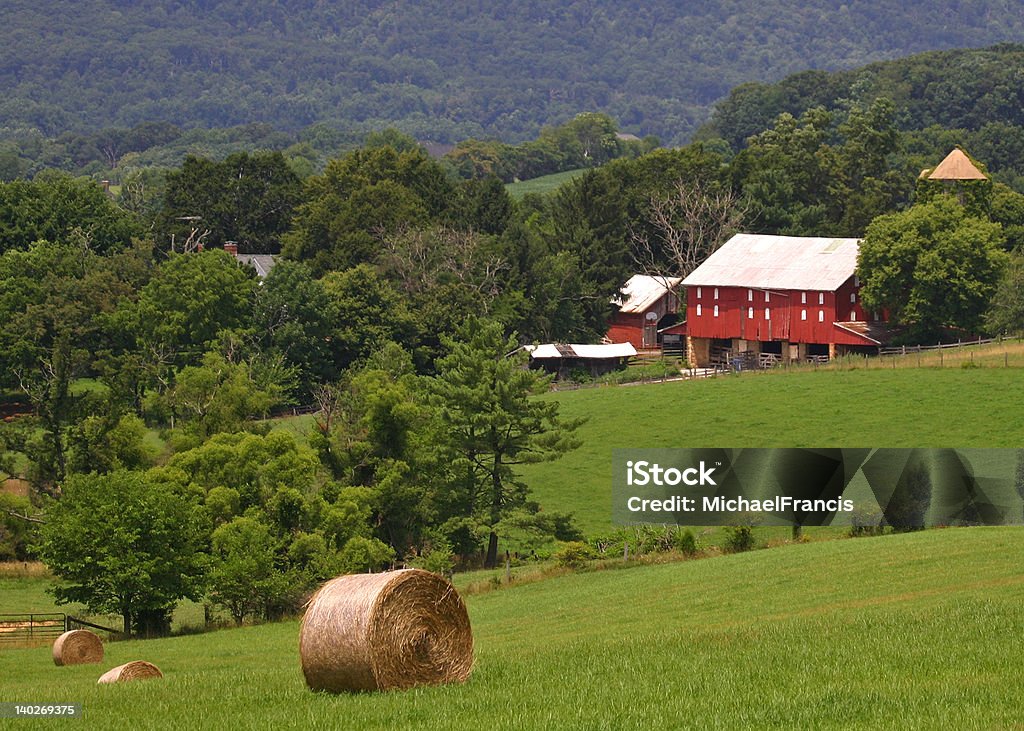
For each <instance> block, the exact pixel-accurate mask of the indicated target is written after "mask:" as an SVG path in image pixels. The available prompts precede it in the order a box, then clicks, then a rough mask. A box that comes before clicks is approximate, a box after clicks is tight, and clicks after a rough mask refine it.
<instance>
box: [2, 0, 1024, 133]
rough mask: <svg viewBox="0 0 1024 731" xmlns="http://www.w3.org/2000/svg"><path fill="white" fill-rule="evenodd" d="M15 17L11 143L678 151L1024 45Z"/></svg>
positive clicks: (530, 5)
mask: <svg viewBox="0 0 1024 731" xmlns="http://www.w3.org/2000/svg"><path fill="white" fill-rule="evenodd" d="M4 5H5V7H4V16H3V17H4V23H3V24H2V26H0V85H2V88H3V89H4V95H3V98H2V99H0V128H4V127H6V128H8V129H11V128H25V127H29V128H38V129H39V130H40V131H42V132H43V133H44V134H45V135H51V136H52V135H57V134H59V133H61V132H63V131H68V130H75V131H83V130H90V129H93V130H94V129H99V128H103V127H110V126H124V127H130V126H133V125H135V124H138V123H140V122H146V121H161V122H171V123H174V124H178V125H181V126H186V127H191V126H200V127H227V126H232V125H238V124H246V123H252V122H263V123H268V124H271V125H273V126H274V127H277V128H279V129H283V130H297V129H300V128H303V127H306V126H308V125H310V124H313V123H316V122H327V123H329V124H331V125H333V126H336V127H339V128H342V129H348V130H351V129H368V128H374V127H377V128H379V127H383V126H388V125H393V126H397V127H398V128H400V129H402V130H404V131H406V132H408V133H410V134H413V135H415V136H417V137H418V138H420V139H431V140H438V141H444V142H451V141H457V140H460V139H465V138H467V137H500V138H502V139H504V140H506V141H520V140H524V139H531V138H533V137H535V136H536V133H537V131H538V129H539V128H540V126H541V125H544V124H553V123H559V122H564V121H566V120H567V119H570V118H571V117H572V116H574V115H575V114H576V113H578V112H580V111H588V110H589V111H603V112H606V113H608V114H610V115H612V116H613V117H615V118H616V119H618V120H619V122H620V125H621V127H622V128H623V129H624V130H626V131H630V132H634V133H637V134H640V135H645V134H656V135H658V136H660V137H661V138H662V139H663V140H664V141H666V142H677V143H678V142H682V141H684V140H686V139H688V138H689V136H690V134H691V133H692V132H693V131H694V130H695V129H696V127H697V126H698V125H699V124H701V123H702V122H704V121H705V120H706V119H707V116H708V113H709V110H710V105H711V104H713V103H714V102H715V101H716V100H718V99H720V98H722V97H724V96H725V95H726V94H728V93H729V90H730V89H731V88H733V87H734V86H736V85H738V84H741V83H743V82H746V81H775V80H778V79H781V78H783V77H785V76H786V75H787V74H791V73H794V72H797V71H801V70H804V69H808V68H819V69H838V68H852V67H855V66H860V65H863V64H866V63H870V62H872V61H877V60H882V59H887V58H894V57H897V56H903V55H907V54H911V53H915V52H919V51H925V50H929V49H942V48H952V47H970V46H987V45H991V44H994V43H997V42H1001V41H1018V42H1020V41H1024V14H1022V13H1021V12H1020V6H1019V4H1018V3H1015V2H1008V1H1006V0H974V1H973V2H971V3H965V2H957V1H954V0H922V1H921V2H918V3H917V4H914V5H907V4H904V3H902V2H896V1H894V0H878V1H874V2H867V1H866V0H848V1H847V2H845V3H843V2H837V1H836V0H807V1H805V2H799V3H787V2H782V1H781V0H774V2H767V1H764V0H761V1H760V2H759V1H756V0H722V1H721V2H715V3H712V2H690V3H685V4H680V3H676V2H671V0H650V1H649V2H621V1H620V2H610V1H609V0H574V1H572V2H545V1H544V0H520V2H515V3H508V4H499V3H494V4H489V3H481V2H479V0H447V1H445V2H441V0H420V1H418V2H411V0H346V1H345V2H325V1H323V0H276V1H275V0H239V1H237V2H217V0H191V1H184V0H170V1H169V2H163V3H159V4H152V5H151V4H136V3H132V2H126V1H125V0H79V1H76V2H68V1H67V0H60V1H55V0H38V1H34V2H29V1H28V0H8V2H5V3H4ZM680 6H681V7H680Z"/></svg>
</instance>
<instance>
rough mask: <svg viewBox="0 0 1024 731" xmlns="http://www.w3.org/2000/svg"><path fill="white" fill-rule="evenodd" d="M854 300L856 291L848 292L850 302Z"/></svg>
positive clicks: (855, 299)
mask: <svg viewBox="0 0 1024 731" xmlns="http://www.w3.org/2000/svg"><path fill="white" fill-rule="evenodd" d="M856 301H857V293H856V292H851V293H850V302H856Z"/></svg>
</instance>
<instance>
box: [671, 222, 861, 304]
mask: <svg viewBox="0 0 1024 731" xmlns="http://www.w3.org/2000/svg"><path fill="white" fill-rule="evenodd" d="M859 243H860V239H829V238H817V237H811V236H768V235H764V234H736V235H735V236H733V237H732V238H731V239H729V240H728V241H726V242H725V244H723V245H722V248H720V249H719V250H718V251H716V252H715V253H714V254H712V255H711V256H709V257H708V258H707V259H706V260H705V261H704V263H703V264H701V265H700V266H699V267H697V268H696V269H694V270H693V272H692V273H691V274H690V276H688V277H687V278H686V279H685V280H683V285H684V286H686V287H699V286H704V287H751V288H754V289H805V290H817V291H834V290H836V289H839V287H840V286H842V284H843V283H844V282H845V281H846V280H847V279H849V278H850V277H852V276H853V274H854V271H856V269H857V246H858V244H859Z"/></svg>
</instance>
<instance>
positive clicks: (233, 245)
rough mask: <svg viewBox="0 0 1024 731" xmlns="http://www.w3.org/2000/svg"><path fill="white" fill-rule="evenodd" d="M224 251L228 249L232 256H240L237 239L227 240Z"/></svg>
mask: <svg viewBox="0 0 1024 731" xmlns="http://www.w3.org/2000/svg"><path fill="white" fill-rule="evenodd" d="M224 251H226V252H228V253H229V254H231V256H234V257H237V256H238V243H237V242H235V241H225V242H224Z"/></svg>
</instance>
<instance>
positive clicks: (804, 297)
mask: <svg viewBox="0 0 1024 731" xmlns="http://www.w3.org/2000/svg"><path fill="white" fill-rule="evenodd" d="M800 304H802V305H806V304H807V293H806V292H801V293H800Z"/></svg>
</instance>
